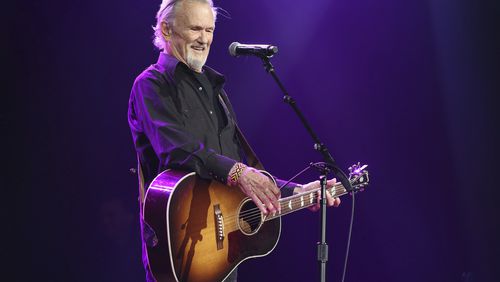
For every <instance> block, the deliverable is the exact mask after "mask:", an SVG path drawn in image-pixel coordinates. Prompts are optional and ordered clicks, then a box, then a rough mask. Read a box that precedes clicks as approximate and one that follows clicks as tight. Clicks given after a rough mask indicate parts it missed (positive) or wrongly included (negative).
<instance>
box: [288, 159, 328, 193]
mask: <svg viewBox="0 0 500 282" xmlns="http://www.w3.org/2000/svg"><path fill="white" fill-rule="evenodd" d="M323 163H324V162H317V163H310V164H309V166H307V167H306V168H304V169H303V170H301V171H300V172H299V173H297V174H295V175H294V176H292V178H290V179H288V181H287V182H285V184H283V185H281V187H280V189H281V188H283V187H285V186H287V185H288V184H289V183H290V182H292V181H293V180H294V179H295V178H297V177H299V176H300V175H301V174H303V173H304V172H306V171H308V170H309V169H310V168H311V167H313V166H315V165H319V164H323Z"/></svg>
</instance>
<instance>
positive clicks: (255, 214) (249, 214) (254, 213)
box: [226, 187, 345, 223]
mask: <svg viewBox="0 0 500 282" xmlns="http://www.w3.org/2000/svg"><path fill="white" fill-rule="evenodd" d="M334 188H336V187H334ZM334 188H331V189H329V190H330V191H331V190H335V193H334V194H339V195H337V196H342V195H340V194H341V193H344V192H345V189H343V187H341V189H334ZM316 192H318V191H314V190H313V192H312V193H314V198H313V201H315V202H317V199H318V193H316ZM338 192H340V193H338ZM307 197H309V198H308V199H301V197H296V198H294V199H292V200H290V201H286V202H280V205H281V210H282V211H283V210H287V209H286V208H287V207H288V206H289V205H292V207H293V208H292V210H298V209H299V208H306V207H309V206H312V205H313V203H310V202H309V203H308V201H307V200H309V201H310V200H311V199H310V194H309V193H308V194H307ZM289 202H291V203H290V204H289ZM302 202H306V203H307V204H306V205H302V204H301V206H300V207H299V206H297V205H296V204H298V203H302ZM288 211H291V210H288ZM285 213H288V212H287V211H285ZM281 214H283V212H282V213H281ZM278 215H280V214H278ZM236 217H237V220H239V219H240V218H243V219H244V220H246V221H248V219H252V218H256V219H259V220H260V218H261V212H260V209H259V208H257V207H255V208H251V209H248V210H246V211H245V212H242V213H240V215H238V214H235V215H230V216H228V217H226V218H227V220H226V222H229V223H230V222H232V219H233V218H236Z"/></svg>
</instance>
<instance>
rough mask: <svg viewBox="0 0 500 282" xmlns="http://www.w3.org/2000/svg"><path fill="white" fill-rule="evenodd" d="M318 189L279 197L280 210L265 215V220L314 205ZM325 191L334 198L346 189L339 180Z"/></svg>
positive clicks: (317, 196) (343, 193)
mask: <svg viewBox="0 0 500 282" xmlns="http://www.w3.org/2000/svg"><path fill="white" fill-rule="evenodd" d="M320 190H321V188H316V189H313V190H309V191H307V192H302V193H299V194H296V195H293V196H290V197H286V198H282V199H280V200H279V204H280V207H281V211H279V212H276V213H275V214H269V215H267V217H266V219H265V220H266V221H267V220H271V219H274V218H278V217H280V216H283V215H287V214H289V213H293V212H295V211H298V210H301V209H303V208H307V207H310V206H313V205H315V204H316V203H317V202H318V198H319V192H320ZM327 191H328V192H330V194H331V195H332V197H335V198H337V197H340V196H342V195H345V194H347V190H346V189H345V187H344V186H343V185H342V183H340V182H338V183H335V185H334V186H333V187H332V188H329V189H327Z"/></svg>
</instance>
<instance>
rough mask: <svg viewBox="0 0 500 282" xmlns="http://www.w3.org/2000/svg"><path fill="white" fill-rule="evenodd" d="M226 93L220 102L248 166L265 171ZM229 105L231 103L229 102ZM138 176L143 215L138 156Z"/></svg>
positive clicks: (220, 98)
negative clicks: (229, 119)
mask: <svg viewBox="0 0 500 282" xmlns="http://www.w3.org/2000/svg"><path fill="white" fill-rule="evenodd" d="M226 97H227V96H226V93H225V91H224V90H222V93H221V94H220V95H219V100H220V103H221V104H222V106H223V107H224V110H225V111H226V113H227V116H228V118H232V119H233V121H234V125H235V127H236V138H237V139H238V141H239V143H240V145H241V147H242V149H243V153H244V154H245V157H246V161H247V164H248V165H249V166H251V167H254V168H256V169H258V170H265V169H264V165H262V162H261V161H260V160H259V158H258V157H257V155H256V154H255V152H254V150H253V149H252V147H251V146H250V144H249V143H248V141H247V139H246V138H245V135H243V132H241V130H240V127H239V126H238V124H237V123H236V119H235V118H234V117H235V115H234V112H232V110H231V108H229V107H228V106H227V103H226V99H227V98H226ZM228 103H229V102H228ZM137 176H138V178H139V203H140V207H141V214H142V204H143V203H144V196H145V194H146V188H145V187H144V174H143V172H142V167H141V161H140V159H139V155H137Z"/></svg>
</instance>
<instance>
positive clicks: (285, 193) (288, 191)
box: [274, 177, 302, 198]
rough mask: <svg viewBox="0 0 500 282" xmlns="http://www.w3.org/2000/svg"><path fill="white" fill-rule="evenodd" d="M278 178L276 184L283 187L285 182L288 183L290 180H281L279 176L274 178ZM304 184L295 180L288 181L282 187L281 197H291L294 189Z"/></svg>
mask: <svg viewBox="0 0 500 282" xmlns="http://www.w3.org/2000/svg"><path fill="white" fill-rule="evenodd" d="M274 179H275V180H276V184H277V185H278V187H281V186H283V185H284V184H285V183H287V182H288V181H286V180H281V179H278V178H276V177H275V178H274ZM300 186H302V185H300V184H298V183H295V182H290V183H288V184H287V185H285V186H284V187H283V188H281V198H286V197H290V196H292V195H293V190H294V189H295V188H297V187H300Z"/></svg>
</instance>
